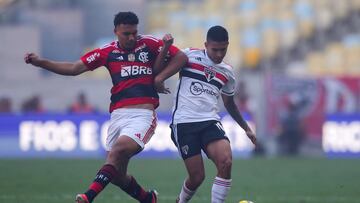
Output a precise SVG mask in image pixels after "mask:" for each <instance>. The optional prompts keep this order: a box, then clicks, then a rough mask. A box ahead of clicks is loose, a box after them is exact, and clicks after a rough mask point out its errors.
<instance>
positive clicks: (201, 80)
mask: <svg viewBox="0 0 360 203" xmlns="http://www.w3.org/2000/svg"><path fill="white" fill-rule="evenodd" d="M183 52H184V53H185V54H186V55H187V57H188V58H189V61H188V63H187V65H186V66H185V67H184V68H182V69H181V71H180V78H179V81H178V83H177V92H176V93H175V101H174V106H173V117H172V118H173V123H174V124H177V123H189V122H200V121H206V120H219V119H220V116H219V115H218V112H219V107H218V106H219V105H218V103H219V98H221V94H225V95H228V96H232V95H234V93H235V76H234V72H233V69H232V67H231V66H230V65H228V64H226V63H224V62H221V63H219V64H215V63H214V62H212V61H211V59H210V58H209V57H208V55H207V54H206V51H205V50H203V49H192V48H187V49H185V50H183Z"/></svg>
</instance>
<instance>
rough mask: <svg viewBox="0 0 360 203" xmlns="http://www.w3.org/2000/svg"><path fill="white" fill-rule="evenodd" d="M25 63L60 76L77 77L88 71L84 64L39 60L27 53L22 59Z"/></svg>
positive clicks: (79, 62)
mask: <svg viewBox="0 0 360 203" xmlns="http://www.w3.org/2000/svg"><path fill="white" fill-rule="evenodd" d="M24 60H25V63H28V64H32V65H34V66H37V67H40V68H43V69H45V70H48V71H51V72H54V73H57V74H60V75H72V76H75V75H79V74H81V73H83V72H85V71H87V70H88V68H87V67H86V66H85V64H84V63H83V62H82V61H81V60H78V61H76V62H74V63H71V62H57V61H51V60H48V59H43V58H40V57H39V56H38V55H36V54H35V53H27V54H25V57H24Z"/></svg>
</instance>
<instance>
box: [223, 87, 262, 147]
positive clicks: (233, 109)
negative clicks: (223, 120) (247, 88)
mask: <svg viewBox="0 0 360 203" xmlns="http://www.w3.org/2000/svg"><path fill="white" fill-rule="evenodd" d="M221 96H222V100H223V102H224V106H225V108H226V110H227V111H228V112H229V114H230V116H231V117H232V118H233V119H234V120H235V121H236V122H237V123H238V124H239V125H240V127H241V128H242V129H244V130H245V132H246V135H247V136H248V138H249V139H250V140H251V142H252V143H253V144H254V145H256V136H255V133H254V132H253V131H252V130H251V128H250V127H249V125H248V124H247V123H246V121H245V120H244V118H243V117H242V116H241V114H240V112H239V110H238V108H237V106H236V104H235V102H234V96H228V95H225V94H222V95H221Z"/></svg>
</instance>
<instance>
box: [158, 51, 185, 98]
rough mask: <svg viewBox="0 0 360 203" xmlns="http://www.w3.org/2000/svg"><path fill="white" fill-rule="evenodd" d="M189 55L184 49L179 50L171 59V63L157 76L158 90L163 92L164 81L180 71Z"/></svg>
mask: <svg viewBox="0 0 360 203" xmlns="http://www.w3.org/2000/svg"><path fill="white" fill-rule="evenodd" d="M187 61H188V57H187V56H186V55H185V54H184V52H182V51H178V52H177V53H176V55H175V56H174V57H172V58H171V59H170V62H169V64H168V65H167V66H166V67H165V68H164V69H163V70H162V71H161V72H160V73H159V74H158V75H156V77H155V80H154V83H155V88H156V89H157V91H158V92H160V93H163V91H164V88H165V87H164V81H165V80H166V79H168V78H169V77H171V76H172V75H174V74H175V73H177V72H179V70H180V69H181V68H182V67H184V66H185V65H186V63H187Z"/></svg>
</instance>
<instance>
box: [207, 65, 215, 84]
mask: <svg viewBox="0 0 360 203" xmlns="http://www.w3.org/2000/svg"><path fill="white" fill-rule="evenodd" d="M204 73H205V77H206V80H207V81H208V82H210V80H212V79H214V77H215V75H216V71H215V70H214V68H213V67H205V69H204Z"/></svg>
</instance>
